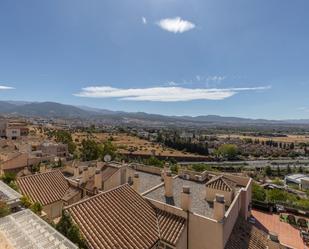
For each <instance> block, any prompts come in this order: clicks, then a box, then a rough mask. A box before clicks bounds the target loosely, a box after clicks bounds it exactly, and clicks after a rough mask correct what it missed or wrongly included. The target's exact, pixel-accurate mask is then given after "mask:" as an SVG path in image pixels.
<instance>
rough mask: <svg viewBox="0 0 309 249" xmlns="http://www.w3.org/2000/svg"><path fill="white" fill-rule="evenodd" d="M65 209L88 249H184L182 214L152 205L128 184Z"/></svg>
mask: <svg viewBox="0 0 309 249" xmlns="http://www.w3.org/2000/svg"><path fill="white" fill-rule="evenodd" d="M66 211H67V212H69V213H70V215H71V217H72V218H73V221H74V222H75V223H76V224H77V225H78V227H79V228H80V231H81V233H82V235H83V236H84V238H85V240H86V242H87V244H88V246H89V248H97V249H103V248H104V249H114V248H119V249H120V248H121V249H123V248H135V249H150V248H175V247H176V248H184V247H182V244H183V243H185V241H186V236H187V233H186V226H185V224H186V219H185V218H184V217H182V216H177V215H175V214H172V213H169V212H167V211H164V210H161V209H158V208H156V207H154V206H153V205H151V204H150V203H149V202H148V201H147V200H145V199H144V198H143V197H142V196H141V195H139V194H138V193H137V192H136V191H135V190H134V189H133V188H131V187H130V186H129V185H128V184H125V185H121V186H118V187H116V188H114V189H111V190H109V191H105V192H102V193H100V194H98V195H96V196H93V197H91V198H89V199H86V200H83V201H80V202H78V203H75V204H73V205H71V206H69V207H67V208H66ZM166 246H167V247H166Z"/></svg>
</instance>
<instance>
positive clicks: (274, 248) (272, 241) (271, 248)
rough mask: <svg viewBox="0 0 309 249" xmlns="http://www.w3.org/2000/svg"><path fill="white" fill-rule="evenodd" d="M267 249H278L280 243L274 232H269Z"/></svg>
mask: <svg viewBox="0 0 309 249" xmlns="http://www.w3.org/2000/svg"><path fill="white" fill-rule="evenodd" d="M268 249H280V242H279V239H278V234H277V233H275V232H269V235H268Z"/></svg>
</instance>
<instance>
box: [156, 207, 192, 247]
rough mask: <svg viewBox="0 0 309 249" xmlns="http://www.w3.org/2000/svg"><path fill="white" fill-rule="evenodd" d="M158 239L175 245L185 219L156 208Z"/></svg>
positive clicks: (183, 226)
mask: <svg viewBox="0 0 309 249" xmlns="http://www.w3.org/2000/svg"><path fill="white" fill-rule="evenodd" d="M156 211H157V217H158V221H159V229H160V239H161V240H162V241H164V242H166V243H168V244H170V245H176V243H177V241H178V239H179V237H180V235H181V234H182V231H183V230H184V228H185V224H186V219H184V218H182V217H179V216H177V215H174V214H171V213H168V212H165V211H163V210H161V209H157V210H156Z"/></svg>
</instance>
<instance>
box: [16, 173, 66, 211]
mask: <svg viewBox="0 0 309 249" xmlns="http://www.w3.org/2000/svg"><path fill="white" fill-rule="evenodd" d="M17 184H18V186H19V188H20V190H21V192H22V193H23V194H24V195H26V196H28V197H29V198H30V199H31V200H32V201H33V202H39V203H41V204H42V205H43V206H44V205H48V204H50V203H53V202H55V201H59V200H61V199H62V197H63V196H64V195H65V193H66V192H67V190H68V189H69V183H68V182H67V180H66V179H65V177H64V175H63V174H62V173H61V171H60V170H54V171H50V172H46V173H40V174H35V175H30V176H25V177H21V178H17Z"/></svg>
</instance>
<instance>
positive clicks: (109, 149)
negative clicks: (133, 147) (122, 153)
mask: <svg viewBox="0 0 309 249" xmlns="http://www.w3.org/2000/svg"><path fill="white" fill-rule="evenodd" d="M116 150H117V149H116V147H115V146H114V145H113V144H112V141H111V140H107V141H105V142H104V143H103V150H102V152H101V157H102V158H104V156H105V155H110V156H111V157H112V158H115V156H116Z"/></svg>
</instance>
